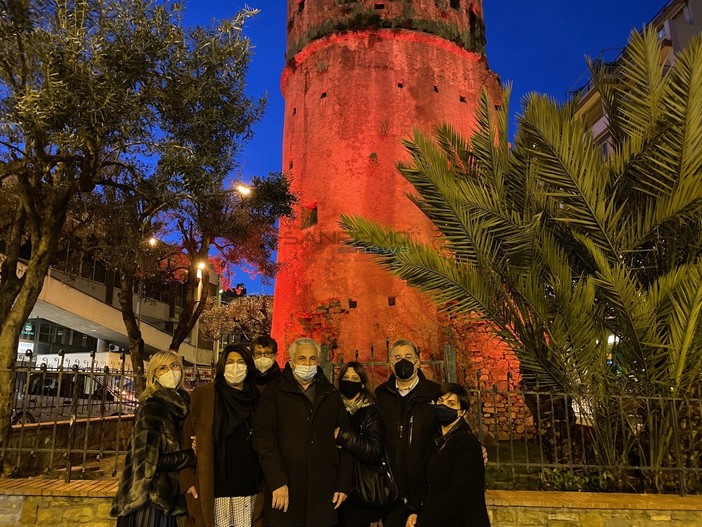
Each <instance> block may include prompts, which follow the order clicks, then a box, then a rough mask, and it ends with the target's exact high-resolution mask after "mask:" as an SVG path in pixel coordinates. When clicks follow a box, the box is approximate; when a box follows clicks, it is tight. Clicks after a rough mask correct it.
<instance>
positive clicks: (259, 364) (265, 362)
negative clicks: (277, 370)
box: [254, 357, 275, 373]
mask: <svg viewBox="0 0 702 527" xmlns="http://www.w3.org/2000/svg"><path fill="white" fill-rule="evenodd" d="M274 363H275V360H273V359H272V358H270V357H257V358H255V359H254V364H255V365H256V369H257V370H258V371H260V372H261V373H266V372H267V371H268V370H270V369H271V366H273V364H274Z"/></svg>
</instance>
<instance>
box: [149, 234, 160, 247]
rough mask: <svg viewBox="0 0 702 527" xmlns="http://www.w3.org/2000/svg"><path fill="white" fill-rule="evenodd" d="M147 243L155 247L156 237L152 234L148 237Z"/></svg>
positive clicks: (156, 243)
mask: <svg viewBox="0 0 702 527" xmlns="http://www.w3.org/2000/svg"><path fill="white" fill-rule="evenodd" d="M149 245H150V246H151V247H156V246H157V245H158V239H157V238H154V237H153V236H152V237H151V238H149Z"/></svg>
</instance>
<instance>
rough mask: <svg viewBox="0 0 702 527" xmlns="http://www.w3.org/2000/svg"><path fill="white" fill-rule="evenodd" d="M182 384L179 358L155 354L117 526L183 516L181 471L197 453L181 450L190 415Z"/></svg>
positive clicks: (161, 526)
mask: <svg viewBox="0 0 702 527" xmlns="http://www.w3.org/2000/svg"><path fill="white" fill-rule="evenodd" d="M182 385H183V366H182V364H181V362H180V357H179V356H178V355H176V354H175V353H173V352H171V351H160V352H158V353H156V354H154V355H153V356H152V357H151V360H149V366H148V369H147V371H146V389H145V390H144V393H142V394H141V396H140V397H139V399H140V401H141V404H140V405H139V408H138V409H137V412H136V415H135V416H134V430H133V432H132V438H131V441H130V446H129V448H128V450H127V457H126V459H125V462H124V471H123V472H122V476H121V478H120V481H119V488H118V490H117V495H116V496H115V499H114V501H113V503H112V510H111V514H112V516H117V526H118V527H176V526H177V523H176V516H179V515H182V514H185V503H184V500H183V497H182V495H181V494H180V492H179V489H178V470H180V469H182V468H185V467H187V466H191V465H192V464H193V463H194V462H195V454H194V452H193V450H192V449H186V450H181V449H180V432H181V427H182V425H183V420H184V419H185V416H186V415H187V413H188V395H187V393H186V392H185V391H183V390H182Z"/></svg>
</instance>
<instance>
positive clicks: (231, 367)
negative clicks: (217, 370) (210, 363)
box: [224, 364, 248, 384]
mask: <svg viewBox="0 0 702 527" xmlns="http://www.w3.org/2000/svg"><path fill="white" fill-rule="evenodd" d="M247 371H248V369H247V368H246V364H225V365H224V380H225V381H227V383H228V384H240V383H241V382H243V381H244V379H246V372H247Z"/></svg>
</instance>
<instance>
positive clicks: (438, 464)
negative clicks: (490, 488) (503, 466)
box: [417, 421, 490, 527]
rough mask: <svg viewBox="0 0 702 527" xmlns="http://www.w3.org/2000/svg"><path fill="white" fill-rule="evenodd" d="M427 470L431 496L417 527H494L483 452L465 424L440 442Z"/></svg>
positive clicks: (462, 423) (460, 423) (426, 502)
mask: <svg viewBox="0 0 702 527" xmlns="http://www.w3.org/2000/svg"><path fill="white" fill-rule="evenodd" d="M426 468H427V488H428V492H427V496H426V499H425V500H424V508H423V509H422V512H421V513H420V514H419V518H418V519H417V527H490V520H489V519H488V513H487V507H486V505H485V465H484V464H483V452H482V448H481V446H480V442H479V441H478V438H477V437H475V435H473V433H472V432H471V431H470V427H469V426H468V425H467V424H466V423H465V422H463V421H460V422H459V424H458V425H457V426H456V428H454V429H453V430H451V431H450V432H449V433H448V435H447V436H445V437H443V438H442V439H441V440H439V445H438V446H437V448H436V450H435V451H434V453H433V454H432V455H431V456H430V457H429V460H428V461H427V466H426Z"/></svg>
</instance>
